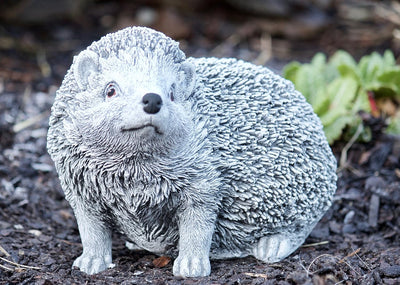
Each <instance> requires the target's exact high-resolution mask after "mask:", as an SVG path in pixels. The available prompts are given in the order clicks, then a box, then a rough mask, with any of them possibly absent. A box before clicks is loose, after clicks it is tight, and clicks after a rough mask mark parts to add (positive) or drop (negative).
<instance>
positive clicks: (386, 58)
mask: <svg viewBox="0 0 400 285" xmlns="http://www.w3.org/2000/svg"><path fill="white" fill-rule="evenodd" d="M383 62H384V64H385V67H388V68H390V67H392V66H395V65H396V59H395V58H394V55H393V52H392V51H391V50H386V51H385V53H384V54H383Z"/></svg>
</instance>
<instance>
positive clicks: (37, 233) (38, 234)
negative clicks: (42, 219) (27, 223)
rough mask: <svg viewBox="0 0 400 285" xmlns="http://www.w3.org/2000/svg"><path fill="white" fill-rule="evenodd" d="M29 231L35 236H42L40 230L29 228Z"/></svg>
mask: <svg viewBox="0 0 400 285" xmlns="http://www.w3.org/2000/svg"><path fill="white" fill-rule="evenodd" d="M28 233H30V234H33V235H34V236H37V237H38V236H40V235H41V234H42V232H41V231H39V230H29V231H28Z"/></svg>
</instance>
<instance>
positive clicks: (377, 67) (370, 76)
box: [358, 52, 385, 84]
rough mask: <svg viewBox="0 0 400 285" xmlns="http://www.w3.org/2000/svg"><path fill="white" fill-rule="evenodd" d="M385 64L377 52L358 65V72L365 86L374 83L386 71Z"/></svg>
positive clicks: (362, 59) (363, 59)
mask: <svg viewBox="0 0 400 285" xmlns="http://www.w3.org/2000/svg"><path fill="white" fill-rule="evenodd" d="M384 67H385V63H384V61H383V58H382V56H380V55H379V54H378V53H377V52H373V53H372V54H371V55H367V56H363V57H362V58H361V60H360V62H359V64H358V70H359V71H358V72H359V74H360V79H361V82H362V83H363V84H366V83H368V82H371V81H373V80H374V79H375V78H376V76H377V75H378V74H379V73H380V72H382V71H383V70H384Z"/></svg>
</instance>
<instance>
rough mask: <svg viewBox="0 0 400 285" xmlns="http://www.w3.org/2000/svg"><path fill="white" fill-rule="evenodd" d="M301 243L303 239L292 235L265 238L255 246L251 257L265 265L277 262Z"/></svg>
mask: <svg viewBox="0 0 400 285" xmlns="http://www.w3.org/2000/svg"><path fill="white" fill-rule="evenodd" d="M303 242H304V238H300V237H298V236H294V235H293V234H289V235H284V234H277V235H272V236H265V237H262V238H260V239H259V240H258V242H257V243H256V244H255V246H254V248H253V256H254V257H256V258H257V259H259V260H262V261H264V262H266V263H274V262H278V261H281V260H282V259H284V258H285V257H287V256H288V255H290V254H291V253H292V252H293V251H295V250H296V249H297V248H298V247H299V246H300V245H301V244H302V243H303Z"/></svg>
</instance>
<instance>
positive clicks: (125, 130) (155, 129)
mask: <svg viewBox="0 0 400 285" xmlns="http://www.w3.org/2000/svg"><path fill="white" fill-rule="evenodd" d="M146 128H153V129H154V131H155V132H156V134H159V135H162V132H161V131H160V129H159V128H158V127H157V126H154V125H153V124H150V123H149V124H145V125H142V126H138V127H122V128H121V131H122V132H136V131H140V130H144V129H146Z"/></svg>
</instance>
